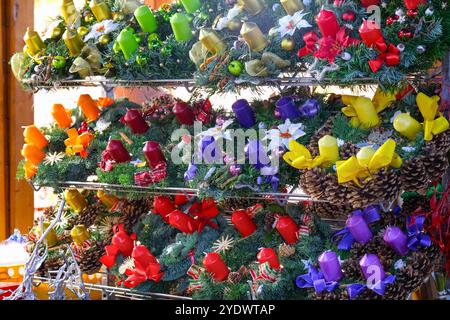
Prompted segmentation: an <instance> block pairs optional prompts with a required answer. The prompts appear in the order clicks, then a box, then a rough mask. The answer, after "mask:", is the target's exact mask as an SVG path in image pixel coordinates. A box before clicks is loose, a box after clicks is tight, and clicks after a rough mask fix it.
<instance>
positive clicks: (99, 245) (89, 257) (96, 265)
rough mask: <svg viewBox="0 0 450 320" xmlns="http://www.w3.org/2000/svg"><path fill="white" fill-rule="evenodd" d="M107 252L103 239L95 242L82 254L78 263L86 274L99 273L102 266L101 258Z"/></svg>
mask: <svg viewBox="0 0 450 320" xmlns="http://www.w3.org/2000/svg"><path fill="white" fill-rule="evenodd" d="M104 254H105V244H104V243H103V242H102V241H99V242H95V243H94V244H93V245H92V247H91V248H89V249H88V250H87V251H86V252H85V253H83V254H81V255H80V258H79V261H78V265H79V267H80V270H81V271H82V272H83V273H86V274H94V273H97V272H98V271H99V270H100V268H101V267H102V263H101V262H100V258H101V257H102V256H103V255H104Z"/></svg>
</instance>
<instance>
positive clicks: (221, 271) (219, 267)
mask: <svg viewBox="0 0 450 320" xmlns="http://www.w3.org/2000/svg"><path fill="white" fill-rule="evenodd" d="M203 265H204V266H205V268H206V270H207V271H208V272H209V273H211V275H212V276H213V278H214V280H216V281H220V282H221V281H224V280H226V279H227V278H228V274H229V273H230V269H228V267H227V265H226V264H225V262H223V260H222V258H221V257H220V255H219V254H218V253H216V252H211V253H208V254H207V255H206V257H205V258H204V259H203Z"/></svg>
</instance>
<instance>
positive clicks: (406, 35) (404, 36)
mask: <svg viewBox="0 0 450 320" xmlns="http://www.w3.org/2000/svg"><path fill="white" fill-rule="evenodd" d="M412 36H413V34H412V32H411V31H410V30H407V29H402V30H400V31H399V32H398V37H399V38H400V39H401V40H409V39H411V38H412Z"/></svg>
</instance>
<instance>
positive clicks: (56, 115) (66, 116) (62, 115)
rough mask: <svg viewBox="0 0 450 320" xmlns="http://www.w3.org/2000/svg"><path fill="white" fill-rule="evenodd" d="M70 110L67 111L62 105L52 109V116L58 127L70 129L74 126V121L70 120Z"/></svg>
mask: <svg viewBox="0 0 450 320" xmlns="http://www.w3.org/2000/svg"><path fill="white" fill-rule="evenodd" d="M70 113H71V111H70V110H66V109H65V108H64V106H63V105H62V104H59V103H56V104H54V105H53V108H52V116H53V119H55V121H56V123H57V124H58V127H60V128H61V129H68V128H70V127H71V126H72V119H71V118H70Z"/></svg>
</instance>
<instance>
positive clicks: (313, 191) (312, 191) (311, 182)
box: [300, 168, 327, 199]
mask: <svg viewBox="0 0 450 320" xmlns="http://www.w3.org/2000/svg"><path fill="white" fill-rule="evenodd" d="M326 179H327V176H326V172H325V170H324V169H322V168H314V169H312V170H307V171H305V172H304V173H303V174H302V175H301V177H300V187H301V188H302V189H303V191H305V192H306V193H307V194H308V195H310V196H311V197H313V198H315V199H321V198H322V196H323V194H324V193H325V189H326V185H325V182H326Z"/></svg>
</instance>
